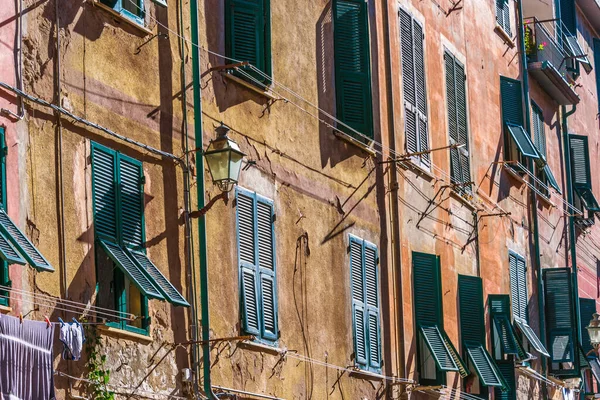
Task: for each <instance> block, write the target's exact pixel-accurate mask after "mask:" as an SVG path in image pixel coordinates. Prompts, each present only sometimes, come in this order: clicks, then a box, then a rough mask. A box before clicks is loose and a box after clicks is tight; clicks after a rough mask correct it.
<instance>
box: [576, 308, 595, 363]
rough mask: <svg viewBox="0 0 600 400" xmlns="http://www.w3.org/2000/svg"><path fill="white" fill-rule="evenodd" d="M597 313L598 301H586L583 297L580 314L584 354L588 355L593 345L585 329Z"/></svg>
mask: <svg viewBox="0 0 600 400" xmlns="http://www.w3.org/2000/svg"><path fill="white" fill-rule="evenodd" d="M595 312H596V299H586V298H583V297H580V298H579V313H580V322H581V327H580V329H581V347H583V352H584V353H585V354H588V353H589V352H590V351H591V350H592V349H593V347H592V345H591V344H590V334H589V333H588V331H587V329H585V328H586V327H587V326H588V325H589V323H590V321H591V320H592V318H593V315H594V313H595Z"/></svg>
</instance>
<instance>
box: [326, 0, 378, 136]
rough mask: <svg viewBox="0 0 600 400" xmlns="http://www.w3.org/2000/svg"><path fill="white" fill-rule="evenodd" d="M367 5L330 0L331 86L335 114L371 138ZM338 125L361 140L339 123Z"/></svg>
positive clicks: (359, 0)
mask: <svg viewBox="0 0 600 400" xmlns="http://www.w3.org/2000/svg"><path fill="white" fill-rule="evenodd" d="M367 5H368V3H367V2H366V1H364V0H334V1H333V31H334V58H335V86H336V108H337V118H338V119H339V120H340V121H342V122H343V123H344V124H346V125H348V126H349V127H351V128H352V129H354V130H356V131H358V132H360V133H361V134H363V135H365V136H366V137H368V138H370V139H373V110H372V102H371V65H370V56H369V24H368V10H367ZM338 129H340V130H341V131H343V132H345V133H347V134H349V135H351V136H354V137H355V138H356V139H358V140H361V141H364V138H362V137H359V136H357V135H356V133H354V132H353V131H352V130H350V129H348V128H347V127H345V126H343V125H340V126H339V127H338Z"/></svg>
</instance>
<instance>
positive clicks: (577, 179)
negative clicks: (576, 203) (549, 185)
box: [569, 134, 592, 189]
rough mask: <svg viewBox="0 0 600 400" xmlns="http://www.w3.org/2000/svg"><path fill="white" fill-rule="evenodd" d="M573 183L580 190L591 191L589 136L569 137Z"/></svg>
mask: <svg viewBox="0 0 600 400" xmlns="http://www.w3.org/2000/svg"><path fill="white" fill-rule="evenodd" d="M569 144H570V147H571V169H572V170H573V183H574V184H575V187H576V188H578V189H591V188H592V179H591V172H590V153H589V147H588V138H587V136H581V135H573V134H570V135H569Z"/></svg>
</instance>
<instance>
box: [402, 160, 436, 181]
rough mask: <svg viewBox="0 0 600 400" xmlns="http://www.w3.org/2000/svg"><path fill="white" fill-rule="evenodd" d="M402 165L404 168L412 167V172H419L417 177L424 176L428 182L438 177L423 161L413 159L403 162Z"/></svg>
mask: <svg viewBox="0 0 600 400" xmlns="http://www.w3.org/2000/svg"><path fill="white" fill-rule="evenodd" d="M400 166H401V167H403V168H404V169H410V170H411V171H412V172H414V173H415V174H417V177H419V178H421V177H424V178H425V179H426V180H427V181H428V182H431V181H434V180H435V179H436V178H435V176H433V174H432V173H431V171H430V170H429V169H427V168H426V167H424V166H423V165H422V164H421V163H417V162H415V161H414V160H413V159H410V160H406V161H403V162H401V163H400Z"/></svg>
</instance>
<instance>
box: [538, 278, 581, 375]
mask: <svg viewBox="0 0 600 400" xmlns="http://www.w3.org/2000/svg"><path fill="white" fill-rule="evenodd" d="M543 278H544V296H545V302H546V331H547V335H548V344H549V350H550V360H551V372H552V373H555V374H557V375H563V374H568V373H573V371H578V369H579V366H578V357H576V353H575V352H576V351H577V327H576V326H575V319H574V310H575V307H574V304H573V286H572V275H571V270H570V269H569V268H546V269H544V270H543ZM561 363H571V364H572V365H573V368H567V369H565V368H562V367H561Z"/></svg>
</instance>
